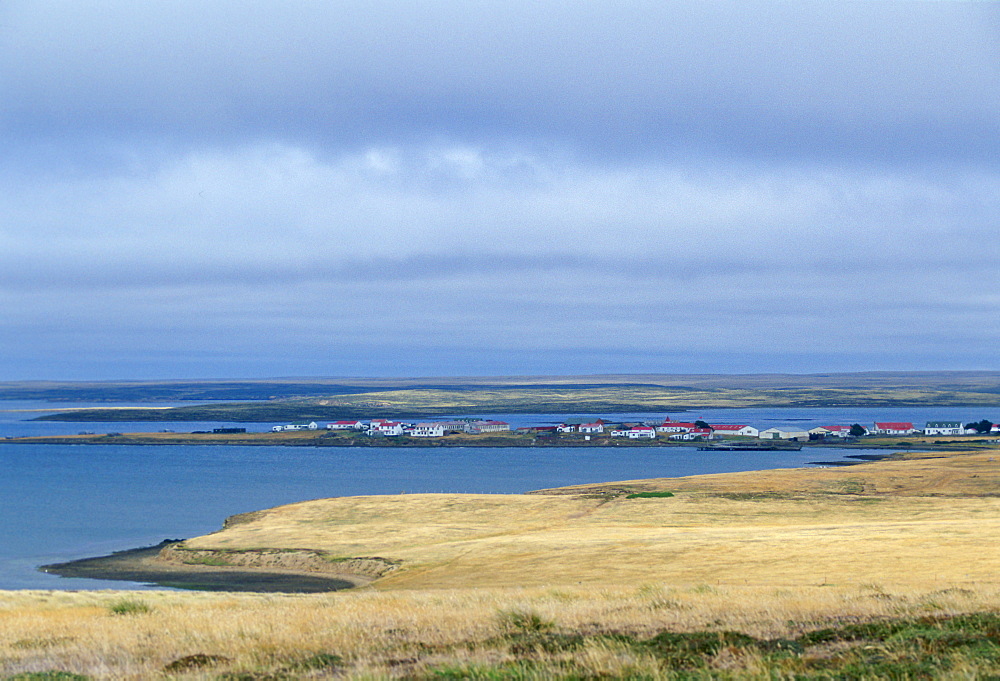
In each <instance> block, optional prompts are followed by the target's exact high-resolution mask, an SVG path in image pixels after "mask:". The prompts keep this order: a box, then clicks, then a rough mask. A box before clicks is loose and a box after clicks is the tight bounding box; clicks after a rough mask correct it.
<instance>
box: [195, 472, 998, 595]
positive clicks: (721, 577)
mask: <svg viewBox="0 0 1000 681" xmlns="http://www.w3.org/2000/svg"><path fill="white" fill-rule="evenodd" d="M997 459H998V457H997V453H996V452H992V453H977V454H959V455H954V454H951V455H947V456H944V457H940V456H939V457H934V458H913V459H908V460H903V461H889V462H880V463H871V464H862V465H859V466H852V467H846V468H843V467H842V468H826V469H790V470H779V471H764V472H753V473H737V474H726V475H710V476H698V477H692V478H678V479H663V480H645V481H634V482H626V483H621V482H619V483H609V484H603V485H593V486H584V487H578V488H565V489H560V490H551V491H549V493H541V494H532V495H459V494H419V495H398V496H382V497H351V498H336V499H323V500H317V501H309V502H303V503H298V504H292V505H289V506H282V507H279V508H275V509H270V510H268V511H264V512H260V513H257V514H251V516H250V517H248V518H242V519H238V520H240V521H241V522H235V523H232V524H231V526H230V527H229V528H228V529H225V530H223V531H221V532H218V533H215V534H211V535H207V536H204V537H198V538H196V539H191V540H188V541H187V542H185V544H186V547H187V548H189V549H199V550H206V549H211V550H222V551H246V550H256V549H313V550H318V551H321V552H325V553H326V554H328V556H330V557H335V558H354V557H379V558H383V559H387V560H389V561H393V562H399V564H400V566H401V567H400V568H399V569H397V570H395V571H393V572H389V573H388V574H386V575H385V576H383V577H381V578H379V579H377V580H376V581H375V582H374V586H375V587H376V588H379V589H401V588H406V589H424V588H446V587H505V586H522V585H523V586H545V585H565V584H572V585H593V586H594V587H598V586H601V585H608V584H614V585H640V584H643V583H648V582H650V581H658V582H660V581H661V582H668V583H671V584H681V585H685V584H686V585H697V584H710V585H750V586H753V585H821V584H853V585H858V584H866V583H886V582H889V583H893V584H896V585H907V586H914V587H920V586H931V585H935V584H941V583H949V584H963V583H971V582H993V581H997V579H998V577H997V576H998V575H1000V462H998V460H997ZM625 490H670V491H673V492H675V493H676V496H674V497H670V498H637V499H628V498H626V495H625V494H624V493H623V491H625ZM331 565H333V566H336V565H337V564H336V563H331Z"/></svg>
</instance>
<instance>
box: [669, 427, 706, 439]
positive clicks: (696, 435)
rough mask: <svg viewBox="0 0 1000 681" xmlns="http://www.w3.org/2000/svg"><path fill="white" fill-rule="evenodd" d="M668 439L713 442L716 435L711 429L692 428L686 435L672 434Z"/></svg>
mask: <svg viewBox="0 0 1000 681" xmlns="http://www.w3.org/2000/svg"><path fill="white" fill-rule="evenodd" d="M667 437H668V438H669V439H671V440H698V439H701V440H711V439H713V438H714V435H713V434H712V429H711V428H692V429H691V430H689V431H687V432H685V433H672V434H670V435H668V436H667Z"/></svg>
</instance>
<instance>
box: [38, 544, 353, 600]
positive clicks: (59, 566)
mask: <svg viewBox="0 0 1000 681" xmlns="http://www.w3.org/2000/svg"><path fill="white" fill-rule="evenodd" d="M177 543H179V540H170V539H167V540H164V541H163V542H161V543H159V544H157V545H156V546H146V547H143V548H138V549H129V550H126V551H117V552H115V553H112V554H110V555H107V556H97V557H94V558H82V559H80V560H72V561H68V562H65V563H53V564H51V565H42V566H40V567H39V568H38V569H39V570H40V571H41V572H44V573H46V574H51V575H58V576H60V577H68V578H74V577H83V578H87V579H105V580H114V581H126V582H138V583H141V584H147V585H151V586H162V587H167V588H171V589H188V590H195V591H244V592H246V591H249V592H258V593H324V592H329V591H341V590H344V589H351V588H354V587H356V586H360V585H362V584H364V583H366V580H362V579H354V578H349V577H346V576H345V577H343V578H342V577H335V576H323V575H317V574H302V573H299V572H295V571H291V570H289V571H282V570H248V569H246V568H229V567H216V566H205V565H176V564H172V563H167V562H164V561H162V560H159V556H160V552H161V551H162V550H163V549H165V548H167V547H169V546H173V545H175V544H177Z"/></svg>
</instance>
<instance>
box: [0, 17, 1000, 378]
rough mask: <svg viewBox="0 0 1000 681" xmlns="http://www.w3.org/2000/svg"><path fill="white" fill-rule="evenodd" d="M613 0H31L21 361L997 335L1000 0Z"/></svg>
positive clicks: (402, 365)
mask: <svg viewBox="0 0 1000 681" xmlns="http://www.w3.org/2000/svg"><path fill="white" fill-rule="evenodd" d="M620 5H621V3H610V2H598V3H576V4H574V3H557V2H549V1H542V2H539V1H537V0H536V1H535V2H526V1H521V0H517V1H513V2H503V3H480V2H433V3H430V2H428V3H424V2H407V3H401V2H391V3H390V2H360V1H357V2H355V1H351V2H338V3H326V2H294V1H292V2H286V3H280V4H276V3H272V2H258V1H256V0H245V1H243V2H238V3H235V2H234V3H203V2H201V3H195V2H190V1H174V2H159V1H154V2H147V3H131V2H124V1H110V2H101V3H96V2H68V1H56V0H35V1H32V2H27V1H21V0H9V1H8V2H5V3H3V4H2V5H0V63H3V64H5V65H6V67H5V68H3V69H0V136H2V141H3V142H4V143H5V149H6V151H5V152H4V154H3V155H2V156H0V312H2V313H3V317H4V320H5V324H4V325H3V328H2V329H0V357H6V358H8V359H7V360H0V377H2V372H7V373H8V374H9V375H10V377H11V378H20V377H33V376H47V377H52V378H60V377H88V376H90V377H93V376H97V377H102V376H103V377H117V376H122V375H123V374H120V373H119V374H115V372H114V367H115V366H119V367H120V368H121V371H125V372H127V373H129V374H130V375H134V376H141V375H151V374H150V373H148V372H152V371H158V372H160V375H170V374H174V375H182V374H183V375H213V374H214V375H223V374H226V373H229V374H230V375H269V374H271V375H273V374H276V373H282V374H288V373H326V374H338V373H354V374H358V373H362V374H363V373H389V374H392V373H426V374H447V373H480V372H487V373H490V372H492V373H517V372H519V371H524V372H529V373H530V372H542V373H545V372H575V371H600V372H603V371H633V370H635V371H685V370H695V371H706V370H708V371H711V370H715V371H753V370H763V369H770V370H782V369H783V367H782V366H781V365H780V363H781V361H782V358H783V357H784V358H786V359H787V361H788V362H789V363H790V365H789V366H787V367H784V369H785V370H810V369H811V370H834V369H838V370H845V369H876V368H890V369H891V368H897V369H906V368H928V369H933V368H994V367H993V365H992V363H993V362H995V359H994V355H995V353H994V351H993V339H995V337H996V335H997V332H998V331H1000V326H998V324H1000V323H998V322H996V321H994V320H997V319H1000V315H997V314H996V313H997V312H998V311H1000V283H998V277H997V276H996V273H997V272H998V271H1000V245H998V240H997V238H996V236H997V233H996V226H997V224H998V222H1000V164H998V162H997V159H998V158H1000V123H998V121H1000V111H998V108H1000V104H998V102H1000V54H998V52H1000V50H998V45H1000V9H998V7H1000V5H998V4H996V3H989V2H969V3H966V2H808V3H804V2H718V3H716V2H713V3H703V2H677V3H653V2H638V3H628V7H621V6H620ZM929 320H932V321H929ZM220 339H222V340H220ZM140 349H141V350H140ZM109 354H110V355H115V356H117V357H118V358H119V360H120V363H119V364H118V365H116V364H115V363H114V362H112V361H109V360H108V358H107V355H109ZM57 356H61V357H70V356H72V357H75V358H77V360H78V362H79V363H78V365H77V366H76V367H73V365H72V361H68V360H58V361H57V360H56V359H55V358H56V357H57ZM671 358H673V359H671ZM713 358H715V359H714V360H713ZM672 362H673V363H672ZM713 362H715V364H713ZM152 366H155V367H161V368H158V369H149V368H148V367H152ZM88 367H89V369H88ZM366 367H367V369H366ZM88 371H89V372H91V373H90V374H88V373H87V372H88ZM143 372H147V373H145V374H144V373H143Z"/></svg>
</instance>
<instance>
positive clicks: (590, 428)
mask: <svg viewBox="0 0 1000 681" xmlns="http://www.w3.org/2000/svg"><path fill="white" fill-rule="evenodd" d="M580 432H581V433H603V432H604V422H603V421H595V422H594V423H581V424H580Z"/></svg>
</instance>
